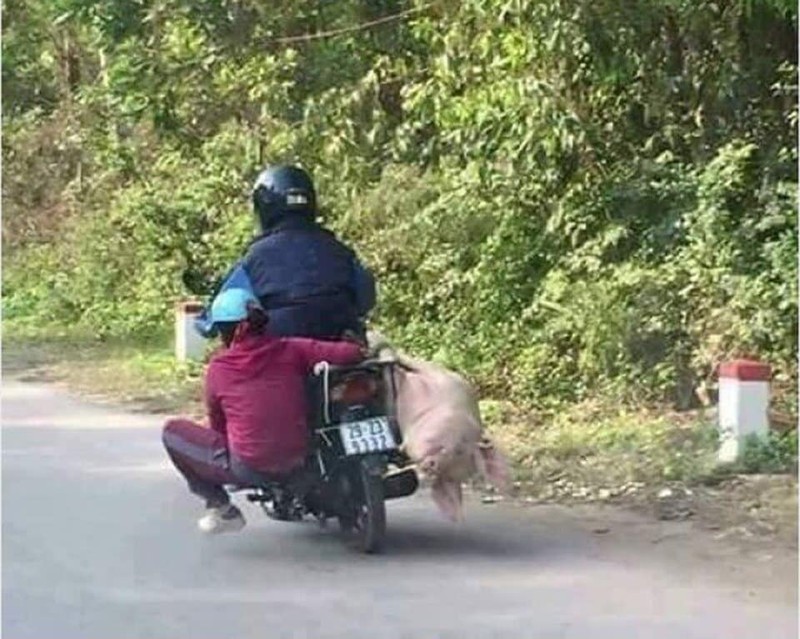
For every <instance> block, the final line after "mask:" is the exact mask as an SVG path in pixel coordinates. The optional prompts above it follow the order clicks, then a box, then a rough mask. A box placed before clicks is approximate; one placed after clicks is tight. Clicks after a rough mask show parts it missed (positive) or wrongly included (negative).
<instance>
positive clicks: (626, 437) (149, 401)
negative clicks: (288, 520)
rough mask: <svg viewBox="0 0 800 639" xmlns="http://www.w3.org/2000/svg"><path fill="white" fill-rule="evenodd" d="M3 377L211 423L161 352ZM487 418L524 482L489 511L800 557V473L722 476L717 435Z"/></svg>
mask: <svg viewBox="0 0 800 639" xmlns="http://www.w3.org/2000/svg"><path fill="white" fill-rule="evenodd" d="M3 374H4V375H8V376H12V377H14V378H16V379H19V380H22V381H37V382H48V383H52V384H56V385H58V386H62V387H66V388H68V389H69V390H70V391H72V392H74V393H77V394H79V395H82V396H84V397H88V398H91V399H92V400H93V401H99V402H102V403H105V404H109V403H110V404H113V405H117V406H119V407H120V408H123V409H125V410H128V411H135V412H148V413H154V414H164V415H166V414H178V413H181V414H188V415H192V416H195V417H200V416H202V405H201V403H200V398H201V394H200V393H201V374H202V367H201V366H199V365H180V364H177V363H176V362H174V359H173V358H172V356H171V353H169V351H168V350H165V348H164V347H163V345H162V344H161V343H159V342H158V341H154V342H153V343H145V344H133V345H131V344H104V343H89V344H76V343H74V342H69V341H63V342H44V343H25V344H16V345H5V344H4V348H3ZM484 409H485V410H484V413H485V417H486V419H487V423H488V424H489V428H490V430H491V432H492V433H493V435H494V437H495V439H496V440H497V441H498V442H499V443H500V445H501V446H502V447H503V449H504V450H506V451H507V452H508V453H509V457H510V458H511V460H512V463H513V465H514V470H515V476H516V478H517V481H516V482H515V484H514V490H513V494H512V496H510V497H505V498H500V497H499V496H497V495H494V494H492V493H491V492H490V491H486V490H484V489H483V488H481V487H474V489H475V490H476V491H477V492H479V493H480V494H481V495H482V498H483V500H484V501H485V502H487V503H491V502H492V501H495V500H501V499H502V500H503V501H512V502H513V503H515V504H518V505H521V506H524V505H526V504H563V505H571V506H573V507H576V508H578V509H580V508H583V507H588V506H597V505H601V506H608V507H612V508H616V509H622V510H626V511H632V512H636V513H638V514H645V515H647V516H648V517H650V518H651V519H652V521H654V522H655V521H661V522H673V523H676V524H677V523H680V524H681V526H683V527H686V526H688V527H690V528H696V529H699V530H702V531H705V532H708V533H710V534H711V536H712V537H713V538H714V539H718V540H719V541H721V542H722V541H723V540H727V541H731V542H733V543H734V544H735V545H737V546H739V547H742V548H749V549H762V550H763V551H764V552H767V551H769V549H773V550H775V549H778V548H780V549H782V550H784V551H789V552H796V551H797V547H798V542H797V538H798V499H797V496H798V494H797V476H796V473H792V472H790V473H755V474H744V473H738V472H734V471H731V470H729V471H726V472H721V473H718V472H716V470H715V469H714V466H713V463H714V462H713V452H714V446H713V442H711V440H708V439H707V437H708V429H709V424H707V423H700V422H698V421H697V420H689V419H686V418H685V416H684V417H682V418H680V419H678V418H672V417H669V416H666V417H665V416H663V415H659V416H653V415H652V414H648V415H644V414H636V415H632V414H630V413H621V414H620V415H617V416H615V417H613V416H612V417H609V416H608V415H607V414H604V415H603V416H602V417H601V416H600V415H599V414H592V411H593V410H595V409H594V408H592V407H591V406H587V407H583V410H581V408H580V407H579V408H577V409H576V415H577V414H578V413H580V415H578V416H576V415H567V416H565V417H563V418H561V417H559V418H557V419H549V420H548V419H543V418H542V416H531V415H527V414H520V413H519V412H516V411H514V410H513V409H507V407H506V408H502V409H499V408H498V406H497V405H495V404H494V403H491V402H489V403H487V405H486V406H485V407H484ZM600 528H602V526H601V527H600ZM598 534H604V533H603V531H602V530H601V531H600V532H598ZM654 543H659V542H654Z"/></svg>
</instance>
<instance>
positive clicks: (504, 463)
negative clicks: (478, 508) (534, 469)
mask: <svg viewBox="0 0 800 639" xmlns="http://www.w3.org/2000/svg"><path fill="white" fill-rule="evenodd" d="M474 458H475V466H476V467H477V468H478V472H479V473H480V474H481V475H482V476H483V477H484V478H485V479H486V480H487V481H488V482H489V483H491V484H492V486H494V487H495V488H497V490H500V491H503V492H504V491H506V490H508V485H509V483H510V482H511V471H510V470H509V467H508V460H507V459H506V457H505V455H503V453H501V452H500V451H499V450H497V448H495V445H494V444H493V443H492V442H491V441H490V440H489V439H488V438H484V439H483V441H481V443H480V444H478V448H477V450H476V451H475V456H474Z"/></svg>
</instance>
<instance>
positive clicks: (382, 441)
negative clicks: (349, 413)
mask: <svg viewBox="0 0 800 639" xmlns="http://www.w3.org/2000/svg"><path fill="white" fill-rule="evenodd" d="M339 434H340V435H341V436H342V444H343V445H344V452H345V454H346V455H363V454H364V453H374V452H376V451H379V450H392V449H393V448H397V444H396V443H395V441H394V435H393V434H392V429H391V427H390V426H389V420H388V419H387V418H386V417H372V418H370V419H365V420H363V421H359V422H352V423H349V424H341V425H340V426H339Z"/></svg>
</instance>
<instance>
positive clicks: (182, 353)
mask: <svg viewBox="0 0 800 639" xmlns="http://www.w3.org/2000/svg"><path fill="white" fill-rule="evenodd" d="M202 310H203V305H202V304H200V303H199V302H194V301H184V302H178V303H177V304H175V358H176V359H177V360H178V361H179V362H185V361H187V360H202V359H203V355H204V354H205V351H206V341H205V339H204V338H203V337H202V336H201V335H200V334H198V332H197V331H195V330H194V320H195V319H196V318H197V316H198V315H199V314H200V312H201V311H202Z"/></svg>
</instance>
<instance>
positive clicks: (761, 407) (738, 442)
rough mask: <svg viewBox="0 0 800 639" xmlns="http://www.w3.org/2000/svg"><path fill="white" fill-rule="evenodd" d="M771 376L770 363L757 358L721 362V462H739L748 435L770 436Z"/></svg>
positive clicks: (719, 455) (719, 454)
mask: <svg viewBox="0 0 800 639" xmlns="http://www.w3.org/2000/svg"><path fill="white" fill-rule="evenodd" d="M770 377H771V370H770V367H769V364H764V363H763V362H758V361H755V360H749V359H736V360H731V361H729V362H724V363H723V364H721V365H720V367H719V429H720V435H721V439H720V448H719V453H718V456H717V459H718V460H719V461H720V462H723V463H728V462H733V461H736V460H737V459H738V458H739V456H740V455H741V454H742V450H743V449H744V445H745V441H746V440H747V439H748V437H750V436H752V435H755V436H757V437H764V436H766V435H767V433H768V431H769V416H768V411H769V381H770Z"/></svg>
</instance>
